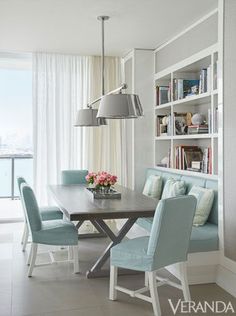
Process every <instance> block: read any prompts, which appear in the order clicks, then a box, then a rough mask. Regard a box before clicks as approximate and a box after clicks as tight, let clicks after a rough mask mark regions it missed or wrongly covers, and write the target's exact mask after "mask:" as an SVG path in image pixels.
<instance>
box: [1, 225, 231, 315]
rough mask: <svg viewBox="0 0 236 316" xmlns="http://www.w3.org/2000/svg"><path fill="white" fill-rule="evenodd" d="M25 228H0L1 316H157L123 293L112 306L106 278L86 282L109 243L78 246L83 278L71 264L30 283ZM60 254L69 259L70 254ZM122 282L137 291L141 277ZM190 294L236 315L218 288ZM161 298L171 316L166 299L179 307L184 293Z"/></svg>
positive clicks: (163, 291) (45, 270)
mask: <svg viewBox="0 0 236 316" xmlns="http://www.w3.org/2000/svg"><path fill="white" fill-rule="evenodd" d="M22 226H23V224H22V223H16V224H0V316H9V315H12V316H23V315H24V316H26V315H27V316H30V315H31V316H75V315H78V316H92V315H96V316H110V315H111V316H121V315H126V316H134V315H135V316H151V315H153V313H152V307H151V305H150V304H149V303H146V302H143V301H141V300H138V299H135V298H131V297H129V296H127V295H125V294H122V293H119V295H118V301H116V302H111V301H109V300H108V278H99V279H89V280H88V279H86V277H85V271H86V270H87V268H88V267H89V266H90V265H91V262H93V261H94V260H95V259H96V256H97V254H98V253H99V252H101V250H102V249H103V248H104V247H105V243H107V241H106V240H105V239H104V238H100V239H96V240H95V239H89V240H88V239H86V240H82V241H80V261H81V270H82V273H81V274H79V275H74V274H73V273H72V272H73V268H72V265H71V264H69V263H64V264H58V265H55V266H47V267H40V268H36V269H35V271H34V276H33V277H32V278H27V276H26V272H27V267H26V264H25V262H26V258H27V252H26V253H22V251H21V247H20V237H21V231H22ZM40 251H43V249H41V250H40ZM59 255H60V256H64V255H66V251H61V252H60V253H59ZM45 256H46V255H45V254H41V255H40V256H39V260H42V261H43V260H45ZM162 273H164V274H165V273H166V272H165V271H163V272H162ZM119 281H120V284H122V285H125V286H127V287H130V288H138V287H139V286H141V285H142V282H143V275H142V274H139V275H132V276H123V277H120V278H119ZM191 294H192V298H193V299H194V300H198V301H199V300H207V301H209V302H210V301H212V300H217V299H218V300H223V301H225V302H228V301H229V300H230V301H231V302H232V304H233V306H234V308H235V310H236V299H235V298H233V297H232V296H231V295H229V294H228V293H226V292H225V291H223V290H222V289H221V288H220V287H218V286H217V285H215V284H206V285H198V286H191ZM159 296H160V301H161V307H162V315H163V316H171V315H173V313H172V311H171V308H170V305H169V303H168V300H167V299H168V298H169V297H171V298H172V299H173V302H176V301H177V300H178V299H179V298H182V295H181V292H180V291H179V290H177V289H173V288H171V287H169V286H163V287H161V288H160V289H159ZM176 315H190V314H181V313H177V314H176ZM193 315H203V314H202V313H198V314H193ZM205 315H207V316H208V315H215V314H210V313H207V314H205ZM217 315H221V314H217ZM222 315H226V314H225V313H224V314H222ZM229 315H232V314H231V313H229Z"/></svg>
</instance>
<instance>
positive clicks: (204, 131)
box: [188, 125, 209, 135]
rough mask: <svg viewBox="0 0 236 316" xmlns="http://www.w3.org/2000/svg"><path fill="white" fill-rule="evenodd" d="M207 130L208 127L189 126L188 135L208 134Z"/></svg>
mask: <svg viewBox="0 0 236 316" xmlns="http://www.w3.org/2000/svg"><path fill="white" fill-rule="evenodd" d="M208 131H209V128H208V125H189V126H188V134H189V135H193V134H208Z"/></svg>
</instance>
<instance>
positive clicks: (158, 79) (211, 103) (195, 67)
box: [154, 44, 218, 179]
mask: <svg viewBox="0 0 236 316" xmlns="http://www.w3.org/2000/svg"><path fill="white" fill-rule="evenodd" d="M217 60H218V45H217V44H215V45H212V46H210V47H208V48H206V49H204V50H202V51H200V52H198V53H196V54H194V55H193V56H191V57H188V58H186V59H184V60H182V61H181V62H178V63H177V64H175V65H173V66H171V67H168V68H166V69H164V70H162V71H160V72H158V73H155V75H154V84H155V87H156V86H158V85H159V86H162V85H165V86H166V85H168V84H169V83H170V82H171V85H170V87H171V93H170V95H171V99H170V102H168V103H165V104H161V105H156V104H155V105H154V118H155V121H154V125H155V136H154V147H155V150H154V156H155V157H154V161H155V166H157V164H159V163H160V162H161V160H162V159H163V158H164V157H167V156H168V152H169V153H170V168H168V169H169V170H171V171H172V172H173V171H174V172H176V173H179V174H189V175H196V176H204V177H205V178H212V179H213V178H217V175H218V130H217V126H215V115H216V109H217V107H218V90H217V74H216V68H215V67H214V66H215V62H216V61H217ZM208 66H211V73H210V83H211V84H210V89H209V91H207V92H205V93H200V94H196V95H193V96H190V97H186V98H184V99H180V100H173V79H175V78H177V79H178V78H181V79H199V75H200V71H201V69H203V68H207V67H208ZM155 100H156V97H155ZM209 109H210V110H211V112H210V113H211V123H212V124H211V129H210V130H209V133H207V134H194V135H175V132H174V131H175V128H174V113H187V112H191V113H193V114H194V113H202V114H204V116H205V117H206V118H208V110H209ZM159 115H160V116H162V115H163V116H165V115H171V116H170V117H171V125H172V128H171V134H169V135H168V136H159V135H157V128H156V125H157V116H159ZM179 145H196V146H199V147H201V148H206V147H209V148H211V150H212V174H202V173H197V172H192V171H187V170H179V169H175V157H174V155H175V147H176V146H179ZM157 168H161V169H165V170H166V168H162V167H157Z"/></svg>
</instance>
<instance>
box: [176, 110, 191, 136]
mask: <svg viewBox="0 0 236 316" xmlns="http://www.w3.org/2000/svg"><path fill="white" fill-rule="evenodd" d="M174 121H175V135H186V134H187V130H188V123H189V113H174Z"/></svg>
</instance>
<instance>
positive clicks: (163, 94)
mask: <svg viewBox="0 0 236 316" xmlns="http://www.w3.org/2000/svg"><path fill="white" fill-rule="evenodd" d="M168 102H170V85H168V86H156V105H161V104H165V103H168Z"/></svg>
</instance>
